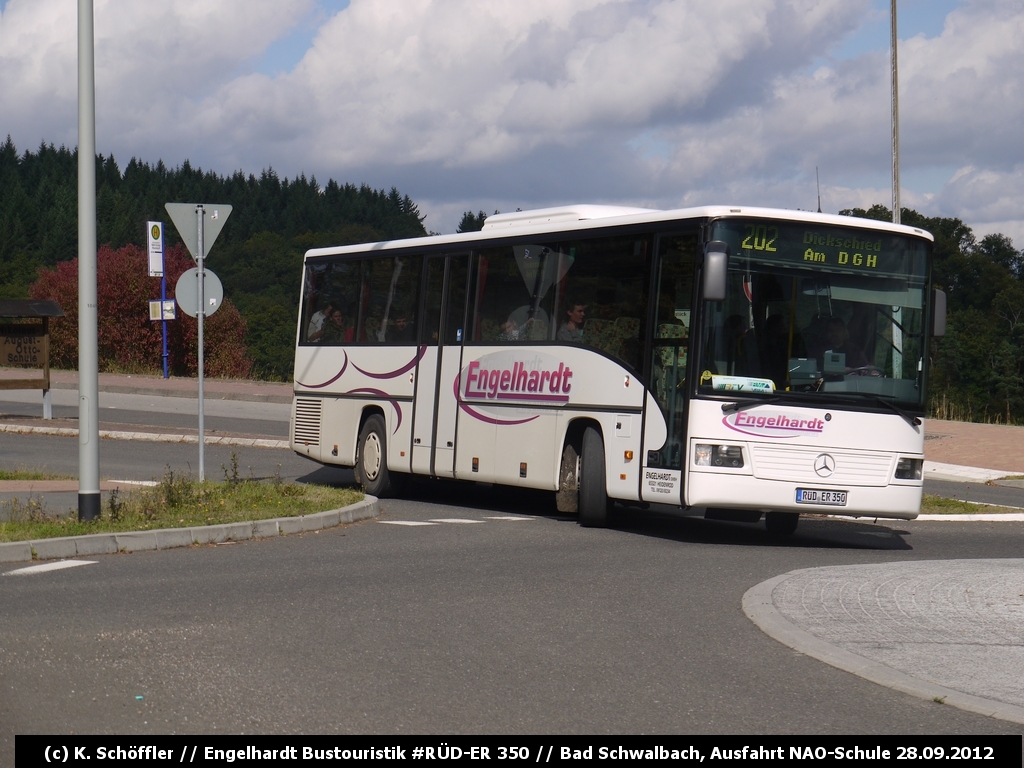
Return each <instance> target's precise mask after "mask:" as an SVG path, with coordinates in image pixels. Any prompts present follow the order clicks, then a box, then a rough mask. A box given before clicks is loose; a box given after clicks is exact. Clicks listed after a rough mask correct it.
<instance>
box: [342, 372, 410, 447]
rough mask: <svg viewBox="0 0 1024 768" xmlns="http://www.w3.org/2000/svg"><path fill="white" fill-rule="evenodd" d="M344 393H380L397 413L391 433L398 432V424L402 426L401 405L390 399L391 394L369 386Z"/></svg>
mask: <svg viewBox="0 0 1024 768" xmlns="http://www.w3.org/2000/svg"><path fill="white" fill-rule="evenodd" d="M352 367H353V368H355V366H352ZM345 394H346V395H380V396H381V397H382V398H384V399H386V400H387V401H388V402H389V403H391V405H393V406H394V408H395V412H396V413H397V414H398V422H397V423H396V424H395V429H394V431H393V432H392V433H391V434H395V433H396V432H398V428H399V427H400V426H402V406H401V405H399V404H398V401H397V400H392V399H391V395H389V394H388V393H387V392H384V391H382V390H380V389H370V388H369V387H359V388H358V389H350V390H349V391H348V392H345Z"/></svg>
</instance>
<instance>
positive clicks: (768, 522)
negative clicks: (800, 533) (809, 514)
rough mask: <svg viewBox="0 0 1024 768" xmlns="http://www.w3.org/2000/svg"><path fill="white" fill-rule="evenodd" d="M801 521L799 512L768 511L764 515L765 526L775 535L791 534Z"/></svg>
mask: <svg viewBox="0 0 1024 768" xmlns="http://www.w3.org/2000/svg"><path fill="white" fill-rule="evenodd" d="M798 522H800V515H799V513H797V512H768V513H766V514H765V516H764V527H765V528H766V529H767V531H768V533H770V534H772V535H773V536H791V535H792V534H793V533H794V532H795V531H796V524H797V523H798Z"/></svg>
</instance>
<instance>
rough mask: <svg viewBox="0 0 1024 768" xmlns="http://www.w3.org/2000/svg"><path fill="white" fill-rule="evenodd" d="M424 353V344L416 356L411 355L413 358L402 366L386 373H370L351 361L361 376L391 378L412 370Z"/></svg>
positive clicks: (425, 351) (425, 348)
mask: <svg viewBox="0 0 1024 768" xmlns="http://www.w3.org/2000/svg"><path fill="white" fill-rule="evenodd" d="M426 353H427V347H426V345H424V346H422V347H420V348H419V351H418V352H417V353H416V356H415V357H413V359H412V360H410V361H409V362H408V363H406V364H405V365H404V366H403V367H401V368H399V369H398V370H397V371H388V372H387V373H370V372H369V371H364V370H363V369H362V368H360V367H359V366H358V365H356V364H355V363H352V367H353V368H355V369H356V370H357V371H359V372H360V373H361V374H363V376H368V377H370V378H371V379H393V378H395V377H396V376H401V375H402V374H403V373H406V372H407V371H410V370H412V369H413V368H414V367H415V365H416V363H418V362H419V361H420V358H422V357H423V355H425V354H426Z"/></svg>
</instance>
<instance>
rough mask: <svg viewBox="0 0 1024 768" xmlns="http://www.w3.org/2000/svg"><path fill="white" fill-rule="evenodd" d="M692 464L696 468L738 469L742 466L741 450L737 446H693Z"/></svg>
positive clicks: (702, 444)
mask: <svg viewBox="0 0 1024 768" xmlns="http://www.w3.org/2000/svg"><path fill="white" fill-rule="evenodd" d="M693 463H694V464H695V465H696V466H698V467H732V468H734V469H735V468H739V467H742V466H743V449H742V448H740V447H739V446H738V445H707V444H704V443H698V444H697V445H696V446H694V451H693Z"/></svg>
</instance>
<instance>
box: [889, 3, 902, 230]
mask: <svg viewBox="0 0 1024 768" xmlns="http://www.w3.org/2000/svg"><path fill="white" fill-rule="evenodd" d="M889 15H890V18H891V23H890V28H891V33H892V39H891V40H890V44H889V49H890V59H891V62H892V221H893V224H899V223H900V97H899V84H898V78H897V71H898V67H897V65H896V43H897V40H898V38H897V36H896V0H891V7H890V11H889Z"/></svg>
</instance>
